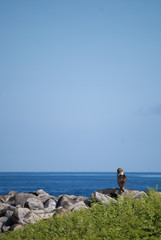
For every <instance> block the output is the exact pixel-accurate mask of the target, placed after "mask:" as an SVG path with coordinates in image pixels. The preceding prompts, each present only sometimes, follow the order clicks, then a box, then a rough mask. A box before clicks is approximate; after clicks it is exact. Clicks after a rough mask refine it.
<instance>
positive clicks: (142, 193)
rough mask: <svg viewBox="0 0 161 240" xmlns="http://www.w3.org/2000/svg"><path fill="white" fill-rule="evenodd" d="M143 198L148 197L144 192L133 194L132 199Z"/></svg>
mask: <svg viewBox="0 0 161 240" xmlns="http://www.w3.org/2000/svg"><path fill="white" fill-rule="evenodd" d="M143 196H146V197H148V195H147V194H146V193H145V192H143V191H141V192H139V193H137V194H135V196H134V198H135V199H140V198H141V197H143Z"/></svg>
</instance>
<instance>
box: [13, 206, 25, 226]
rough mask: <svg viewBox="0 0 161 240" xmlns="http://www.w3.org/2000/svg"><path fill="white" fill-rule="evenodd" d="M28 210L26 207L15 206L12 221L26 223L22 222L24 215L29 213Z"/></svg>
mask: <svg viewBox="0 0 161 240" xmlns="http://www.w3.org/2000/svg"><path fill="white" fill-rule="evenodd" d="M29 212H30V210H29V209H28V208H21V207H19V208H16V209H15V211H14V213H13V215H12V217H11V219H12V221H13V223H18V224H23V225H25V224H26V223H25V222H24V220H23V219H24V217H25V216H26V214H27V213H29Z"/></svg>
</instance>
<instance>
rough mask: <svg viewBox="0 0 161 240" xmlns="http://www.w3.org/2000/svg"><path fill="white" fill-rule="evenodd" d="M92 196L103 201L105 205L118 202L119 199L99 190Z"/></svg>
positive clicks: (97, 200) (98, 200)
mask: <svg viewBox="0 0 161 240" xmlns="http://www.w3.org/2000/svg"><path fill="white" fill-rule="evenodd" d="M91 198H93V199H95V201H96V202H102V203H104V204H105V205H107V206H108V205H109V204H110V203H111V202H114V203H116V202H117V201H116V200H115V199H113V198H111V197H109V196H108V195H105V194H102V193H99V192H94V193H92V194H91Z"/></svg>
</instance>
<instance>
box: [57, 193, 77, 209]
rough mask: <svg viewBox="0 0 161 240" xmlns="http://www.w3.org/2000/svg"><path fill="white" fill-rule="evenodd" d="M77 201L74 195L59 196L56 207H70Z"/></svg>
mask: <svg viewBox="0 0 161 240" xmlns="http://www.w3.org/2000/svg"><path fill="white" fill-rule="evenodd" d="M75 203H76V201H75V200H73V199H72V196H68V195H63V196H61V197H60V198H59V200H58V202H57V205H56V207H57V208H58V207H63V208H65V209H69V207H71V206H73V205H74V204H75Z"/></svg>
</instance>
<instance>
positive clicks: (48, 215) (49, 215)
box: [39, 212, 54, 219]
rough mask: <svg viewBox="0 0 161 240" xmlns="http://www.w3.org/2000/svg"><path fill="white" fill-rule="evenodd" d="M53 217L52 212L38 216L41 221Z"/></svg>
mask: <svg viewBox="0 0 161 240" xmlns="http://www.w3.org/2000/svg"><path fill="white" fill-rule="evenodd" d="M53 215H54V212H50V213H43V214H39V216H40V217H41V218H42V219H47V218H50V217H53Z"/></svg>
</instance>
